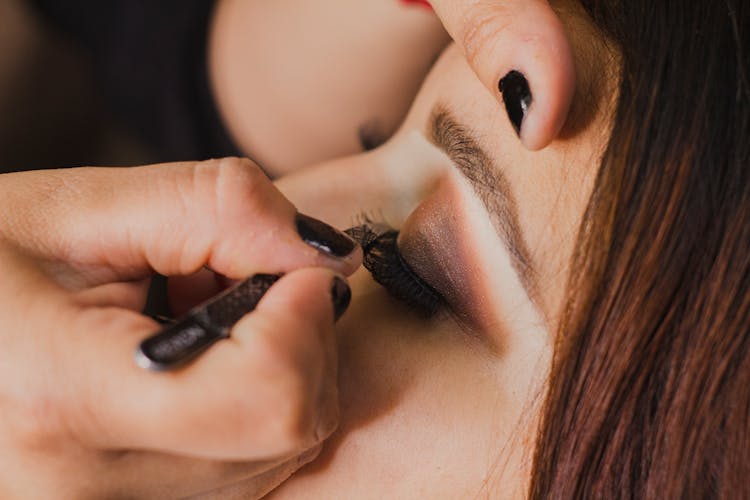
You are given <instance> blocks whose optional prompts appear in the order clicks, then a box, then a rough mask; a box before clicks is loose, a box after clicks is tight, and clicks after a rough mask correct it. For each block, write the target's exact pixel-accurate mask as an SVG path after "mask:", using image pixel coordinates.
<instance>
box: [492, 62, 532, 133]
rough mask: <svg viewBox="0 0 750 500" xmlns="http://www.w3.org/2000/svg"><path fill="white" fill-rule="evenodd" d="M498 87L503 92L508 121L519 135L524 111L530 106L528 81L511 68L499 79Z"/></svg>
mask: <svg viewBox="0 0 750 500" xmlns="http://www.w3.org/2000/svg"><path fill="white" fill-rule="evenodd" d="M498 87H499V88H500V92H502V94H503V102H504V103H505V109H506V111H507V112H508V117H509V118H510V122H511V123H512V124H513V128H515V129H516V134H518V135H519V137H520V135H521V125H522V123H523V119H524V118H526V113H527V112H528V110H529V106H531V90H530V89H529V82H528V81H527V80H526V77H525V76H523V75H522V74H521V73H520V72H518V71H516V70H513V71H511V72H510V73H508V74H507V75H505V76H504V77H503V79H502V80H500V84H499V85H498Z"/></svg>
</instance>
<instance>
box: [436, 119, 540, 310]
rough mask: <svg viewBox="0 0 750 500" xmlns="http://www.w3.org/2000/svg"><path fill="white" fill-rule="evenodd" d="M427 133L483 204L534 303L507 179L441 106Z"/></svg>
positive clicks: (529, 269)
mask: <svg viewBox="0 0 750 500" xmlns="http://www.w3.org/2000/svg"><path fill="white" fill-rule="evenodd" d="M429 131H430V136H431V140H432V142H433V143H434V144H435V145H436V146H437V147H438V148H440V149H442V150H443V151H444V152H445V154H447V155H448V157H449V158H450V159H451V160H452V161H453V163H454V164H455V165H456V167H457V168H458V170H459V171H460V172H461V174H462V175H463V176H464V177H465V178H466V179H467V180H468V181H469V183H470V184H471V186H472V188H473V189H474V193H475V194H476V195H477V196H478V197H479V199H480V200H481V201H482V204H484V207H485V209H486V210H487V212H488V213H489V215H490V220H491V222H492V225H493V227H494V228H495V231H496V232H497V234H498V235H499V236H500V238H501V239H502V240H503V241H504V242H505V245H506V246H507V247H508V251H509V253H510V255H511V262H512V265H513V268H514V269H515V271H516V273H517V274H518V277H519V279H520V280H521V284H522V285H523V287H524V288H525V289H526V293H527V294H528V295H529V297H530V298H531V299H532V301H535V299H536V297H537V294H536V291H537V286H536V273H535V270H534V267H533V266H532V260H531V253H530V252H529V249H528V247H527V246H526V240H525V239H524V237H523V233H522V232H521V226H520V224H519V222H518V209H517V205H516V198H515V196H514V195H513V190H512V188H511V185H510V182H508V178H507V177H506V176H505V174H504V173H503V171H502V170H501V169H500V168H498V167H497V166H496V165H495V162H494V161H493V160H492V158H491V157H490V156H489V155H488V154H487V152H486V151H485V150H484V149H483V148H482V147H481V146H479V144H478V143H477V141H476V140H475V139H474V137H473V136H472V133H471V132H470V131H469V129H468V128H467V127H465V126H463V125H461V124H459V123H458V122H457V121H456V120H455V119H454V118H453V116H452V115H451V114H450V113H449V112H448V111H447V110H446V109H445V108H444V107H443V106H441V105H436V106H435V107H434V108H433V109H432V113H431V115H430V121H429Z"/></svg>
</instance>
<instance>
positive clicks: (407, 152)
mask: <svg viewBox="0 0 750 500" xmlns="http://www.w3.org/2000/svg"><path fill="white" fill-rule="evenodd" d="M449 165H450V164H449V160H448V158H447V157H446V156H445V155H444V154H443V153H442V152H440V150H438V149H437V148H436V147H435V146H434V145H433V144H432V143H431V142H429V141H428V140H427V138H426V137H425V135H424V134H423V133H422V132H421V131H420V130H418V129H411V130H401V131H400V132H399V133H398V134H396V135H395V136H394V137H393V138H392V139H391V140H390V141H389V142H387V143H386V144H384V145H383V146H381V147H380V148H377V149H375V150H373V151H369V152H367V153H363V154H360V155H356V156H350V157H345V158H340V159H337V160H333V161H327V162H324V163H319V164H315V165H311V166H309V167H306V168H303V169H301V170H299V171H297V172H295V173H292V174H290V175H287V176H285V177H283V178H281V179H279V180H277V181H276V186H277V187H278V188H279V189H280V190H281V192H282V193H283V194H284V195H285V196H286V197H287V198H289V199H290V200H291V201H292V203H294V204H295V206H296V207H297V209H298V210H299V211H300V212H303V213H305V214H308V215H311V216H313V217H316V218H319V219H321V220H325V221H326V222H328V223H329V224H332V225H334V226H336V227H338V228H341V229H343V228H346V227H351V226H354V225H357V224H358V223H361V220H358V219H361V217H362V216H366V217H371V218H374V219H378V220H382V221H384V222H387V223H388V224H390V225H392V226H394V227H400V226H401V224H402V223H403V221H404V220H405V219H406V217H407V216H408V215H409V214H410V213H411V212H412V211H413V210H414V209H415V208H416V207H417V206H418V205H419V203H420V202H421V200H423V199H424V198H425V197H426V196H428V195H429V193H430V192H432V190H434V189H435V187H436V186H437V184H438V182H439V180H440V178H441V177H442V176H444V175H447V172H448V168H449Z"/></svg>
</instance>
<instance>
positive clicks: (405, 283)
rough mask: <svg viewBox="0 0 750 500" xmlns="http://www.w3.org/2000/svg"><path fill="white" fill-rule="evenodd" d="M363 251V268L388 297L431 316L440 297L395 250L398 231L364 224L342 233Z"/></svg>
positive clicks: (441, 298)
mask: <svg viewBox="0 0 750 500" xmlns="http://www.w3.org/2000/svg"><path fill="white" fill-rule="evenodd" d="M345 232H346V233H347V234H348V235H349V236H350V237H352V238H353V239H354V240H355V241H358V242H359V243H360V244H361V245H362V249H363V250H364V259H363V265H364V267H365V268H366V269H367V270H368V271H369V272H370V274H372V277H373V279H374V280H375V281H376V282H377V283H379V284H380V285H382V286H383V287H384V288H385V289H386V290H387V291H388V293H389V294H391V296H393V297H394V298H396V299H398V300H400V301H402V302H404V303H406V304H407V305H408V306H410V307H411V308H412V309H413V310H415V311H416V312H418V313H420V314H421V315H423V316H425V317H431V316H434V315H435V313H437V312H438V311H439V310H440V309H441V307H442V306H443V304H444V303H445V301H444V299H443V297H442V296H441V295H440V294H439V293H438V292H437V291H436V290H435V289H434V288H432V286H430V285H429V284H428V283H427V282H425V281H424V280H423V279H422V278H421V277H419V275H417V274H416V273H415V272H414V271H413V270H412V269H411V267H410V266H409V264H408V263H407V262H406V261H405V260H404V258H403V257H402V255H401V252H400V251H399V249H398V245H397V239H398V234H399V232H398V231H396V230H394V229H391V228H389V227H387V226H384V225H378V224H372V223H366V224H362V225H360V226H357V227H353V228H350V229H347V230H346V231H345Z"/></svg>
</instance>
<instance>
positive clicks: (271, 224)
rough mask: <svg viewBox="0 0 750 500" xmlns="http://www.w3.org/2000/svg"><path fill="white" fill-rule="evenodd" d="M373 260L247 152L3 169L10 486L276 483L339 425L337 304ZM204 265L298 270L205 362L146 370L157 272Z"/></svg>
mask: <svg viewBox="0 0 750 500" xmlns="http://www.w3.org/2000/svg"><path fill="white" fill-rule="evenodd" d="M295 220H296V221H297V222H296V223H295ZM300 234H303V236H304V237H301V236H300ZM305 241H306V242H307V243H306V242H305ZM313 245H315V246H313ZM320 248H329V249H332V251H333V253H330V252H329V253H326V252H325V251H323V250H320ZM334 253H337V254H338V255H334ZM360 258H361V251H360V250H359V249H358V248H355V245H354V244H353V242H351V241H350V240H347V239H346V238H345V237H342V236H341V235H339V233H338V232H335V231H334V230H333V229H332V228H330V227H328V228H326V227H325V226H322V225H317V224H316V223H315V222H314V221H311V220H309V219H299V218H298V217H297V212H296V210H295V208H294V207H293V206H292V205H291V203H289V202H288V201H287V200H286V199H285V198H284V197H283V196H282V195H281V194H280V193H279V192H278V191H277V190H276V188H275V187H273V185H272V184H271V183H270V182H269V181H268V180H267V179H266V178H265V176H264V175H263V174H262V173H261V172H260V170H259V169H258V168H257V167H256V166H255V165H254V164H251V163H250V162H249V161H246V160H238V159H226V160H217V161H210V162H205V163H192V164H171V165H160V166H152V167H141V168H133V169H72V170H60V171H47V172H27V173H17V174H6V175H2V176H0V276H2V279H0V341H1V342H2V346H3V348H2V352H1V353H0V443H2V448H3V452H2V454H0V497H2V498H17V497H18V498H30V497H31V498H52V497H54V498H69V497H73V498H89V497H94V498H103V497H113V496H128V497H139V498H140V497H147V498H153V497H159V496H169V497H178V496H186V495H192V494H198V493H201V492H204V491H208V490H211V489H215V488H219V487H222V486H226V485H229V484H233V483H235V482H238V481H247V480H248V478H254V480H253V489H254V493H255V494H256V495H258V496H260V495H262V494H265V493H266V492H267V491H268V490H270V489H272V488H273V487H274V486H276V485H277V484H278V483H279V482H281V481H283V480H284V479H286V477H288V476H289V475H290V474H291V473H292V472H293V471H294V470H296V469H297V468H298V467H300V466H302V465H304V463H305V462H307V461H309V460H312V458H314V456H315V454H316V453H317V450H318V449H319V446H320V443H321V441H322V440H324V439H325V438H326V437H327V436H328V435H329V434H330V433H331V432H332V431H333V429H334V427H335V426H336V424H337V418H338V406H337V405H338V401H337V389H336V385H335V380H336V348H335V343H334V336H333V322H334V308H338V309H341V308H342V307H345V306H346V304H345V303H344V302H346V292H347V291H348V287H347V285H346V284H345V282H343V280H342V279H341V278H340V277H339V273H343V274H350V273H351V272H353V271H354V269H355V268H356V267H357V266H358V265H359V260H360ZM204 266H208V267H210V268H211V269H212V270H214V271H216V272H218V273H221V274H223V275H225V276H228V277H229V278H234V279H241V278H243V277H245V276H249V275H252V274H255V273H257V272H264V273H286V274H285V276H284V277H283V278H281V279H280V280H279V281H278V282H277V283H276V284H275V285H274V286H273V287H272V288H271V289H270V290H269V291H268V293H267V294H266V295H265V296H264V298H263V299H262V300H261V302H260V304H259V305H258V308H257V309H256V310H255V311H254V312H252V313H250V314H248V315H246V316H245V317H244V318H243V319H242V320H241V321H240V322H239V323H237V325H236V326H235V328H234V329H233V331H232V337H231V339H229V340H223V341H220V342H218V343H217V344H215V345H214V346H213V347H212V348H211V349H209V350H208V351H207V352H206V353H204V354H203V355H202V356H201V357H200V358H199V359H198V360H196V361H195V362H193V363H192V364H190V365H188V366H187V367H185V368H183V369H181V370H179V371H175V372H169V373H152V372H147V371H144V370H142V369H140V368H138V367H137V366H136V364H135V362H134V361H133V352H134V349H135V347H136V346H137V345H138V343H139V342H140V341H141V340H142V339H143V338H145V337H146V336H148V335H149V334H151V333H153V332H154V331H156V330H158V329H159V326H158V325H157V323H156V322H155V321H153V320H151V319H150V318H148V317H145V316H143V315H142V314H141V313H140V311H141V310H142V308H143V305H144V302H145V296H146V291H147V287H148V281H149V276H150V275H151V274H152V273H153V272H159V273H162V274H165V275H190V274H192V273H195V272H196V271H198V270H200V269H202V268H203V267H204ZM334 286H337V287H338V288H337V290H338V291H339V292H342V290H343V293H338V294H336V293H333V292H332V290H333V287H334ZM332 297H344V299H343V300H338V303H332V302H337V301H336V300H335V298H334V299H332Z"/></svg>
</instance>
